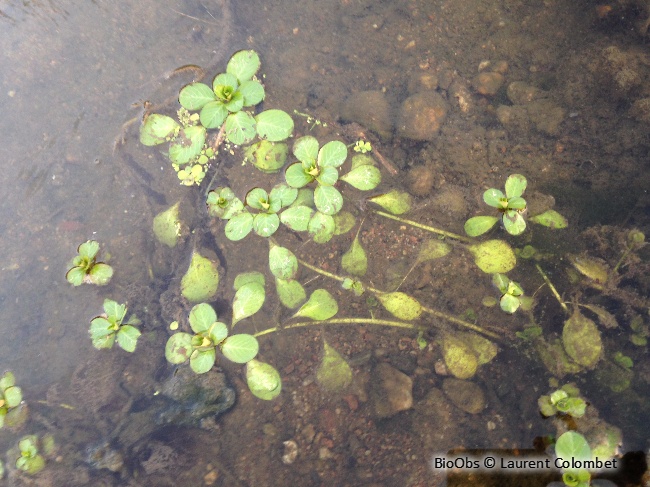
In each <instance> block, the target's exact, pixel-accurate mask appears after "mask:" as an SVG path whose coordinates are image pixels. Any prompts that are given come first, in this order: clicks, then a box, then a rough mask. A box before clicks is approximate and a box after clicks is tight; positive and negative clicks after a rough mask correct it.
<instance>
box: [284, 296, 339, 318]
mask: <svg viewBox="0 0 650 487" xmlns="http://www.w3.org/2000/svg"><path fill="white" fill-rule="evenodd" d="M338 311H339V306H338V304H337V302H336V300H335V299H334V298H333V297H332V295H331V294H330V293H329V292H328V291H327V290H325V289H316V290H315V291H314V292H313V293H311V296H309V299H308V300H307V302H306V303H305V304H303V305H302V306H301V307H300V309H299V310H298V311H297V312H296V314H294V315H293V318H311V319H312V320H327V319H330V318H331V317H332V316H334V315H335V314H336V313H338Z"/></svg>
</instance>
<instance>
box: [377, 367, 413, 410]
mask: <svg viewBox="0 0 650 487" xmlns="http://www.w3.org/2000/svg"><path fill="white" fill-rule="evenodd" d="M370 381H371V391H370V397H371V400H372V405H373V408H374V411H375V414H376V415H377V416H378V417H379V418H388V417H390V416H393V415H395V414H397V413H399V412H400V411H405V410H407V409H410V408H411V407H412V406H413V394H412V391H413V381H412V380H411V378H410V377H409V376H408V375H406V374H404V373H402V372H400V371H399V370H397V369H396V368H394V367H391V366H390V365H388V364H387V363H380V364H378V365H377V366H376V367H375V368H374V370H373V374H372V377H371V378H370Z"/></svg>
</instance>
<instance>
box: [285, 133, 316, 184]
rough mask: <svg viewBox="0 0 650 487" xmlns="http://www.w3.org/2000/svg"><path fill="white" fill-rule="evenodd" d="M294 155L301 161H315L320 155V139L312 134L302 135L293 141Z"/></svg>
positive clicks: (307, 162) (309, 162) (310, 162)
mask: <svg viewBox="0 0 650 487" xmlns="http://www.w3.org/2000/svg"><path fill="white" fill-rule="evenodd" d="M293 155H294V156H296V159H298V160H299V161H300V162H304V163H306V164H312V163H315V162H316V158H317V157H318V140H317V139H316V138H315V137H312V136H311V135H305V136H304V137H300V138H299V139H297V140H296V141H295V142H294V143H293ZM289 186H291V185H289Z"/></svg>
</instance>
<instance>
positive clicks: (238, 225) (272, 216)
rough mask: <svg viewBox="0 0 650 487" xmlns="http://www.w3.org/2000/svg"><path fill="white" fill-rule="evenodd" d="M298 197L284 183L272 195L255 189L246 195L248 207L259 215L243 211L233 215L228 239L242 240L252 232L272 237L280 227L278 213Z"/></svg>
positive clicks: (296, 191) (293, 189) (275, 188)
mask: <svg viewBox="0 0 650 487" xmlns="http://www.w3.org/2000/svg"><path fill="white" fill-rule="evenodd" d="M297 196H298V190H297V189H295V188H291V187H289V186H287V185H286V184H284V183H280V184H278V185H276V186H274V187H273V189H272V190H271V192H270V193H267V192H266V190H264V189H262V188H253V189H252V190H250V191H249V192H248V194H247V195H246V205H247V206H248V207H249V208H250V209H252V210H256V211H257V213H255V214H253V213H251V212H250V211H248V209H243V210H242V211H240V212H239V213H238V214H235V215H233V216H232V217H231V218H230V220H229V221H228V223H227V224H226V228H225V232H226V237H228V238H229V239H230V240H234V241H237V240H241V239H243V238H244V237H246V236H247V235H248V234H249V233H250V232H251V230H254V231H255V233H257V234H258V235H259V236H261V237H270V236H271V235H273V234H274V233H275V232H276V230H277V229H278V227H279V226H280V217H279V216H278V212H279V211H280V210H281V209H282V208H286V207H288V206H289V205H291V204H292V203H293V202H294V201H295V199H296V197H297Z"/></svg>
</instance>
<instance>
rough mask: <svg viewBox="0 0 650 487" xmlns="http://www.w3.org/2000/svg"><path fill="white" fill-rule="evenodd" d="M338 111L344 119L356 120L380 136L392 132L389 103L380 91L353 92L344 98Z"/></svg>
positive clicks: (388, 134) (389, 134)
mask: <svg viewBox="0 0 650 487" xmlns="http://www.w3.org/2000/svg"><path fill="white" fill-rule="evenodd" d="M340 111H341V118H342V119H343V120H344V121H347V122H357V123H359V124H361V125H362V126H364V127H366V128H368V129H369V130H372V131H373V132H376V133H377V134H378V135H379V136H380V137H390V136H391V134H392V132H393V124H392V122H391V120H392V114H391V109H390V105H389V103H388V100H387V99H386V95H385V94H384V93H382V92H381V91H360V92H358V93H354V94H352V95H350V96H349V97H348V98H347V99H346V100H345V102H344V103H343V105H342V106H341V109H340Z"/></svg>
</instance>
